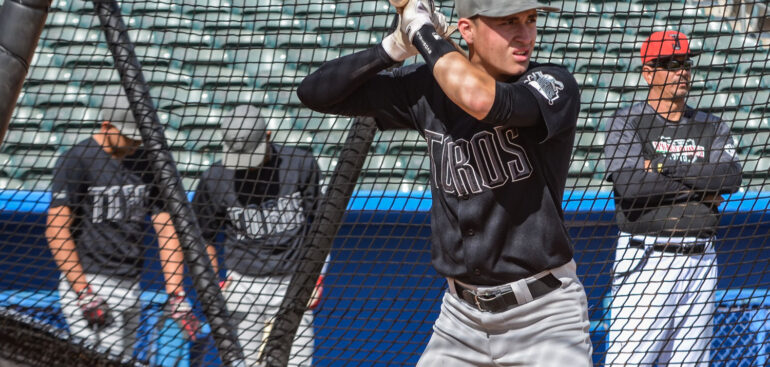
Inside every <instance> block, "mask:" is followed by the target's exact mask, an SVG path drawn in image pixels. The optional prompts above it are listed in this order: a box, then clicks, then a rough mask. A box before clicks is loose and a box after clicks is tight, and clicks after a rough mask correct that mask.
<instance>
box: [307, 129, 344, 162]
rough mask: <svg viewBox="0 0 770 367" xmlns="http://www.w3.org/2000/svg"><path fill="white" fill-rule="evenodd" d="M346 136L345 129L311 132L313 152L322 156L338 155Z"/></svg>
mask: <svg viewBox="0 0 770 367" xmlns="http://www.w3.org/2000/svg"><path fill="white" fill-rule="evenodd" d="M347 136H348V131H347V130H334V131H319V132H317V133H315V134H313V141H312V143H313V152H315V153H317V154H320V155H323V156H329V157H338V156H339V153H340V151H341V150H342V146H343V145H344V144H345V140H347Z"/></svg>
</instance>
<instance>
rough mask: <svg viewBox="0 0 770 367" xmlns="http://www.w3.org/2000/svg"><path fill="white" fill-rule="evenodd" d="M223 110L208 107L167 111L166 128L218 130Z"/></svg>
mask: <svg viewBox="0 0 770 367" xmlns="http://www.w3.org/2000/svg"><path fill="white" fill-rule="evenodd" d="M223 113H224V110H222V109H221V108H213V107H208V106H194V107H181V108H175V109H173V110H171V111H169V121H168V126H171V127H172V128H174V129H176V130H186V129H191V128H207V129H216V128H219V124H220V123H221V121H222V114H223Z"/></svg>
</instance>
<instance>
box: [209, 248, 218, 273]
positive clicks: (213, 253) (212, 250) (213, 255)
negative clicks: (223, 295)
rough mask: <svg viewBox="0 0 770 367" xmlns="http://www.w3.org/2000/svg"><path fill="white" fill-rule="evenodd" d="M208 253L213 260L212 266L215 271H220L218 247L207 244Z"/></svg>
mask: <svg viewBox="0 0 770 367" xmlns="http://www.w3.org/2000/svg"><path fill="white" fill-rule="evenodd" d="M206 253H208V254H209V260H211V266H212V267H214V272H215V273H219V260H217V249H216V248H215V247H214V246H212V245H207V246H206Z"/></svg>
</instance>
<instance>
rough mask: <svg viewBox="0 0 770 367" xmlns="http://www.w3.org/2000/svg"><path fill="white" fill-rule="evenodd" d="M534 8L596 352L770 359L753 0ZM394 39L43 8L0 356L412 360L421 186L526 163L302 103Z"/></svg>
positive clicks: (376, 26) (293, 1) (227, 8)
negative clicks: (556, 112) (567, 122)
mask: <svg viewBox="0 0 770 367" xmlns="http://www.w3.org/2000/svg"><path fill="white" fill-rule="evenodd" d="M10 1H13V0H5V2H6V3H8V2H10ZM2 2H3V1H2V0H0V3H2ZM541 3H543V4H548V5H551V6H555V7H559V8H560V9H561V11H560V12H539V13H538V17H537V40H536V42H535V44H534V49H533V50H532V55H531V58H532V60H534V61H537V62H541V63H545V62H550V63H555V64H558V65H563V66H565V67H566V68H567V69H568V70H569V71H570V72H571V73H572V75H573V76H574V77H575V79H576V80H577V83H578V85H579V92H580V109H579V115H578V119H577V130H576V133H575V136H574V146H573V148H572V156H571V160H570V162H569V167H568V172H567V179H566V186H565V189H564V193H563V195H562V197H561V199H562V201H561V207H562V210H563V216H564V218H565V225H566V231H567V232H568V234H569V237H570V238H571V245H570V246H572V247H574V260H575V262H576V264H577V274H578V277H579V279H580V281H581V282H582V283H583V286H584V288H585V292H586V294H587V296H588V299H587V302H588V316H589V318H590V339H591V342H592V344H593V362H594V365H596V366H603V365H607V366H610V365H612V366H622V365H629V366H636V365H645V366H652V365H655V364H657V365H658V366H664V365H669V363H670V364H671V365H679V364H677V363H683V362H688V361H693V360H694V361H697V363H699V364H692V365H698V366H706V365H710V366H736V367H737V366H741V367H743V366H765V365H768V364H770V362H769V361H768V358H770V339H769V338H768V335H769V333H770V316H769V315H768V313H769V311H770V298H769V297H770V292H768V290H769V289H770V270H769V269H768V261H769V260H770V250H768V247H769V246H768V245H769V244H768V241H767V238H768V230H769V229H770V219H768V218H769V217H768V215H767V210H768V204H769V203H770V191H768V190H769V188H770V184H769V183H768V181H767V180H768V177H770V107H768V102H769V101H770V47H769V45H770V26H768V24H770V23H768V22H770V13H768V11H767V9H768V5H769V3H768V2H767V1H730V0H715V1H676V0H667V1H645V0H633V1H588V0H582V1H551V2H547V1H541ZM436 7H437V9H438V11H439V12H440V13H443V14H444V15H445V16H446V18H447V20H449V21H450V23H452V24H455V23H456V22H457V20H458V15H457V12H456V11H455V3H454V1H452V0H445V1H437V2H436ZM395 27H396V9H395V8H394V7H393V6H392V5H391V4H390V3H389V2H388V1H386V0H385V1H383V0H365V1H363V0H345V1H342V0H340V1H333V0H178V1H169V0H161V1H143V0H142V1H140V0H136V1H133V0H126V1H121V2H117V3H115V2H114V1H106V0H100V1H96V0H95V1H93V2H91V1H84V0H54V2H53V3H52V5H51V8H50V9H49V12H48V15H47V19H46V23H45V27H44V29H43V33H42V36H41V38H40V41H39V43H38V46H37V49H36V50H35V56H34V59H33V61H32V63H31V65H30V67H29V71H28V73H27V78H26V81H25V84H24V87H23V90H22V93H21V95H20V96H19V98H18V101H16V106H15V109H14V112H13V118H12V120H11V122H10V127H9V129H8V132H7V134H6V137H5V141H4V142H3V143H2V145H1V146H0V187H2V190H1V191H0V209H1V210H0V365H2V366H5V365H8V366H16V365H19V366H112V365H115V366H122V365H152V366H155V365H158V366H220V365H232V366H238V365H266V366H282V365H286V364H288V365H290V366H310V365H313V366H401V365H403V366H409V365H415V364H416V363H417V361H418V360H419V358H420V355H421V354H422V352H423V350H424V349H425V347H426V345H427V344H428V340H429V339H430V337H431V335H432V332H433V329H432V326H433V324H434V322H435V321H436V318H437V317H438V315H439V311H440V308H441V303H442V297H443V296H444V293H445V292H447V288H448V286H447V284H448V283H447V279H446V278H444V277H442V276H441V275H439V274H438V273H437V271H436V270H435V269H434V267H433V266H432V265H431V259H432V247H431V233H432V232H433V231H442V230H444V229H445V228H440V227H437V226H434V227H433V229H431V215H430V210H431V205H432V198H433V196H434V195H432V194H431V192H432V191H433V192H434V193H436V192H437V191H436V190H444V193H443V195H445V196H448V197H450V199H447V200H459V199H458V197H459V198H460V199H463V198H465V199H468V198H470V201H469V203H470V202H472V200H473V197H474V196H475V195H484V193H485V192H488V191H492V192H494V190H495V189H493V187H496V185H501V184H504V183H506V182H509V181H510V182H513V181H517V180H527V179H528V177H529V176H528V175H527V172H528V170H531V169H533V168H532V167H533V166H532V163H533V162H534V161H530V160H529V159H528V158H527V155H526V153H525V152H523V151H521V150H517V148H516V147H519V148H520V145H519V144H521V143H520V142H519V141H517V137H516V134H517V133H516V132H515V131H516V130H515V129H513V130H508V133H501V134H498V135H493V134H489V135H488V136H484V137H480V138H478V139H476V138H474V139H469V140H462V139H458V140H456V141H452V140H451V136H449V137H446V139H450V140H442V139H439V138H437V137H436V136H435V134H436V133H433V132H431V134H433V135H430V136H428V134H427V133H425V132H420V131H418V130H386V131H383V130H380V129H379V128H378V127H377V125H378V121H375V120H374V119H372V118H364V117H356V116H341V115H333V114H323V113H319V112H315V111H313V110H311V109H309V108H308V107H306V106H305V105H303V103H302V102H301V101H300V99H299V97H298V95H297V88H298V86H299V84H300V83H301V82H302V81H303V80H304V79H305V78H306V77H307V76H308V75H310V74H311V73H313V72H314V71H316V70H318V68H319V67H320V66H321V65H322V64H323V63H324V62H326V61H329V60H333V59H336V58H338V57H340V56H344V55H349V54H352V53H354V52H357V51H361V50H366V49H368V48H371V47H373V46H375V45H377V44H379V43H380V42H381V41H382V40H383V38H384V37H385V36H387V35H388V34H389V33H391V32H392V31H393V29H395ZM659 31H665V32H663V33H658V32H659ZM677 32H681V33H677ZM648 37H652V38H654V37H659V38H658V42H659V43H660V44H663V45H664V46H658V47H659V48H660V47H663V48H665V47H669V49H668V51H667V52H669V53H671V54H672V55H678V56H676V57H673V56H672V57H669V58H651V59H647V58H645V56H644V55H643V54H642V49H643V48H646V47H647V46H648V45H643V43H644V41H645V40H647V39H648ZM451 39H452V40H454V41H455V42H456V43H457V44H458V45H459V46H460V47H462V48H464V49H465V50H466V52H467V51H468V46H467V43H466V42H465V41H464V40H463V39H462V37H461V36H460V33H459V32H457V33H454V34H453V35H452V36H451ZM667 42H668V43H667ZM665 45H668V46H665ZM656 52H657V51H656ZM421 62H423V61H422V57H421V56H416V57H411V58H409V59H407V60H406V61H405V62H404V64H405V66H406V67H408V66H409V65H411V64H415V63H421ZM2 74H3V73H2V72H0V75H2ZM673 74H676V75H677V78H680V79H677V80H678V81H672V79H670V78H671V77H670V75H673ZM665 75H669V77H666V76H665ZM683 75H684V76H683ZM529 77H531V78H532V79H528V81H527V83H530V84H532V85H534V86H535V87H536V88H537V90H538V91H539V92H540V93H541V94H542V95H543V96H545V97H547V98H549V100H550V101H551V102H554V101H555V100H556V99H558V98H559V96H560V93H566V92H565V91H564V88H565V87H568V86H565V84H564V83H562V82H560V81H558V80H555V79H553V77H552V76H551V77H550V79H549V78H548V77H549V75H547V74H546V75H543V74H542V73H541V74H539V75H537V74H532V75H530V76H529ZM661 78H662V79H661ZM666 78H669V79H666ZM671 83H673V84H677V83H679V84H678V85H679V86H678V87H677V86H674V87H673V89H671V86H670V85H671ZM330 87H331V85H330ZM533 90H534V89H533ZM672 90H673V92H671V91H672ZM404 93H406V92H404ZM667 93H668V94H667ZM671 93H673V94H671ZM677 93H680V94H679V97H680V98H684V99H685V100H686V102H687V106H689V107H688V108H687V109H685V110H684V111H680V112H679V113H678V114H677V112H674V113H673V114H672V115H666V114H665V113H663V112H661V111H662V109H664V108H665V106H670V103H669V102H670V101H671V100H672V98H674V97H672V95H674V94H677ZM388 98H395V97H393V96H389V97H388ZM661 101H663V102H661ZM425 103H429V102H425ZM656 111H657V112H656ZM416 118H418V119H419V118H427V117H426V116H417V117H416ZM720 119H721V120H720ZM661 121H663V122H661ZM665 121H669V122H670V121H679V122H681V123H679V124H678V125H677V123H669V124H668V125H666V124H665V123H664V122H665ZM672 126H673V127H672ZM522 129H530V128H527V127H525V128H522ZM532 129H533V128H532ZM489 131H492V129H491V128H490V129H489ZM500 131H502V130H500ZM138 141H142V142H143V144H141V145H139V143H138ZM569 143H571V141H565V142H564V144H569ZM436 149H443V150H442V153H436V152H435V150H436ZM522 154H523V155H522ZM431 156H433V157H434V158H436V157H441V158H442V159H433V160H432V159H431ZM534 163H535V164H536V165H537V164H540V165H543V164H544V165H549V164H556V163H549V162H545V163H543V162H539V163H538V162H534ZM538 167H539V166H538ZM536 168H537V167H536ZM564 168H565V169H566V166H565V167H564ZM501 180H502V181H501ZM503 181H504V182H503ZM556 181H558V179H556ZM549 189H551V192H552V193H553V192H555V193H560V192H561V191H560V188H558V187H557V188H553V187H552V188H549ZM463 191H467V192H466V193H465V194H463ZM527 195H533V196H535V197H537V195H543V193H542V192H532V193H527ZM499 199H500V200H504V198H499ZM556 201H558V198H556ZM433 205H436V204H433ZM469 205H471V204H469ZM559 215H561V213H559ZM497 219H498V218H497V217H488V218H486V219H485V220H497ZM444 220H445V219H444ZM505 225H510V226H522V225H527V224H526V223H515V222H510V223H507V224H505ZM480 226H481V224H480ZM462 230H463V233H464V236H466V235H467V236H473V235H474V232H473V230H474V228H463V229H462ZM562 230H563V229H562V227H561V225H560V223H553V231H562ZM475 235H476V236H484V233H482V231H481V230H477V231H476V233H475ZM543 238H551V237H550V236H545V235H544V236H543ZM485 241H493V239H485ZM538 241H540V239H539V238H533V239H532V241H531V246H532V247H533V250H532V251H534V252H537V249H534V248H536V247H538V246H539V245H540V244H539V242H538ZM435 251H438V250H436V249H435V248H434V255H435ZM463 251H466V252H467V253H470V252H473V251H474V248H465V249H463ZM509 255H510V254H506V255H503V254H500V253H489V254H485V255H483V256H482V257H485V258H487V259H490V260H489V262H491V263H495V262H496V261H497V259H501V258H503V257H504V256H509ZM552 255H553V254H547V255H544V256H552ZM478 257H479V256H477V255H475V256H474V258H478ZM453 260H454V261H457V262H459V263H463V261H465V260H464V259H463V258H457V259H453ZM506 261H513V262H515V259H514V260H511V259H510V258H508V259H506ZM468 270H469V271H471V269H470V268H469V269H468ZM475 270H476V272H477V273H476V275H480V274H481V273H480V271H479V270H478V269H475ZM513 280H515V279H513ZM458 284H459V283H458ZM487 285H489V284H487ZM460 296H461V298H462V297H463V295H460ZM463 299H465V298H463ZM481 301H483V302H486V300H483V299H482V300H481ZM475 302H476V303H477V304H476V305H473V304H470V303H468V304H467V305H466V306H467V307H479V308H483V304H481V303H480V300H479V297H478V296H476V298H475ZM519 302H520V301H519ZM458 338H460V339H462V336H458ZM519 347H520V346H519V345H510V348H512V349H516V348H519ZM546 352H547V351H546ZM533 358H535V357H533ZM535 359H536V358H535ZM536 362H537V361H536V360H533V361H531V362H530V364H529V365H538V364H536ZM490 363H491V362H490Z"/></svg>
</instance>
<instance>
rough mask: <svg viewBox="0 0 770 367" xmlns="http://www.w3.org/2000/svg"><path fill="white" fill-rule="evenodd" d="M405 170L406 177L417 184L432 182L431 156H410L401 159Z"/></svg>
mask: <svg viewBox="0 0 770 367" xmlns="http://www.w3.org/2000/svg"><path fill="white" fill-rule="evenodd" d="M399 159H400V160H401V162H402V165H403V166H404V168H406V174H405V176H406V177H407V178H409V179H412V180H415V181H417V182H424V183H427V182H429V181H430V156H428V155H427V154H421V155H408V156H401V157H400V158H399Z"/></svg>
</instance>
